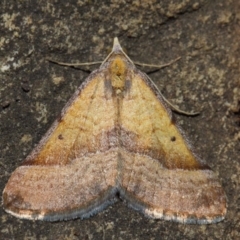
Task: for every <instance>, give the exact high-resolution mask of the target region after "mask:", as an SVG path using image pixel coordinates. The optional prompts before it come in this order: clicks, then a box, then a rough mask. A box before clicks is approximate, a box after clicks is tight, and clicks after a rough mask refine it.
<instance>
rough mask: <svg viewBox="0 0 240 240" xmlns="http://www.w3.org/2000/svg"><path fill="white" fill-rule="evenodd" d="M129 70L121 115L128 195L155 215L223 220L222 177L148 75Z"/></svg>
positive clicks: (193, 220) (135, 204) (198, 220)
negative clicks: (200, 154) (189, 137)
mask: <svg viewBox="0 0 240 240" xmlns="http://www.w3.org/2000/svg"><path fill="white" fill-rule="evenodd" d="M128 69H129V71H131V75H132V78H131V83H130V84H129V85H130V86H131V87H130V88H128V91H126V94H125V95H124V98H123V102H122V111H121V114H120V117H121V120H120V121H121V130H122V135H121V142H122V145H123V148H122V171H121V186H122V195H123V196H124V197H125V198H126V199H127V200H128V202H129V204H130V205H131V206H132V207H133V208H135V209H138V210H140V211H141V212H143V213H144V214H145V215H147V216H149V217H153V218H163V219H168V220H174V221H179V222H185V223H211V222H218V221H220V220H222V219H223V217H224V216H225V214H226V197H225V194H224V191H223V189H222V187H221V185H220V183H219V181H218V179H217V177H216V176H215V175H214V173H213V172H212V170H211V169H210V168H209V167H208V166H207V165H206V164H205V163H204V162H203V161H201V160H200V159H199V158H198V157H197V156H196V155H195V154H194V152H193V150H192V147H191V145H190V144H189V142H188V140H187V139H186V137H185V136H184V134H183V132H182V130H181V129H180V128H179V127H178V126H177V124H176V123H175V122H174V120H173V117H172V114H171V112H170V111H169V110H168V109H167V108H166V106H165V104H164V101H163V99H162V98H161V95H160V94H159V92H157V91H156V89H155V87H154V85H152V83H151V82H150V80H149V79H148V78H147V76H145V75H144V74H143V73H141V72H140V71H138V70H136V69H134V67H133V68H131V67H129V66H128ZM131 69H132V70H131ZM129 74H130V73H129ZM129 109H131V111H129Z"/></svg>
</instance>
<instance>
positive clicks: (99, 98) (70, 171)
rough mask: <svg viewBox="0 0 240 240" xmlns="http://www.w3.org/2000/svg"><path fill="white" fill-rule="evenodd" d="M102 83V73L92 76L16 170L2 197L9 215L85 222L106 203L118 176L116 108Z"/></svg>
mask: <svg viewBox="0 0 240 240" xmlns="http://www.w3.org/2000/svg"><path fill="white" fill-rule="evenodd" d="M104 84H105V81H104V69H103V70H101V69H99V70H97V71H95V72H93V73H92V74H91V75H90V77H89V78H88V79H87V80H86V81H85V82H84V83H83V85H82V86H81V87H80V88H79V90H77V92H76V93H75V95H74V96H73V98H72V99H71V100H70V101H69V103H68V104H67V105H66V107H65V108H64V109H63V111H62V113H61V117H60V118H59V119H58V120H56V121H55V123H54V124H53V126H52V127H51V128H50V130H49V131H48V132H47V134H46V135H45V136H44V138H43V139H42V140H41V142H40V143H39V145H38V146H37V147H36V148H35V149H34V150H33V152H32V153H31V154H30V155H29V156H28V157H27V159H26V160H25V161H24V162H23V164H22V165H21V166H20V167H18V168H17V169H16V170H15V171H14V173H13V174H12V176H11V178H10V179H9V181H8V183H7V185H6V187H5V189H4V192H3V205H4V208H5V210H6V211H7V212H9V213H11V214H13V215H15V216H17V217H20V218H27V219H44V220H51V221H53V220H59V219H60V220H61V219H69V218H74V217H77V216H81V217H86V216H89V215H91V214H92V213H94V212H96V211H98V210H101V209H102V208H103V207H104V206H105V205H108V204H109V203H110V201H111V198H112V197H113V196H114V193H115V191H116V190H114V186H115V182H116V176H117V165H116V164H117V161H116V156H117V151H116V150H115V145H116V144H115V142H116V137H115V132H116V130H115V128H114V119H115V106H114V102H113V99H112V94H111V89H110V90H108V91H106V87H105V85H104ZM114 160H115V161H114Z"/></svg>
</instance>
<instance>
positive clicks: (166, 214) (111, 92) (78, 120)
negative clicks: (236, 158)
mask: <svg viewBox="0 0 240 240" xmlns="http://www.w3.org/2000/svg"><path fill="white" fill-rule="evenodd" d="M116 192H119V193H120V196H121V197H122V198H125V199H126V200H127V201H128V202H129V205H130V206H132V207H133V208H135V209H137V210H140V211H141V212H143V213H144V214H145V215H147V216H150V217H153V218H163V219H167V220H174V221H179V222H187V223H212V222H218V221H220V220H222V219H223V218H224V216H225V214H226V197H225V194H224V191H223V189H222V187H221V185H220V183H219V182H218V180H217V178H216V176H215V175H214V173H213V172H212V171H211V170H210V169H209V167H208V166H207V165H206V164H205V163H204V162H203V161H202V160H200V159H199V158H198V157H197V156H196V155H195V154H194V152H193V150H192V147H191V145H190V144H189V143H188V140H187V139H186V137H185V136H184V134H183V132H182V131H181V129H180V128H179V127H178V126H177V124H176V123H175V121H174V120H173V117H172V113H171V111H170V110H169V109H168V108H167V106H165V103H164V100H163V99H162V97H161V94H160V92H159V91H158V90H157V89H156V87H155V86H154V85H153V84H152V83H151V81H150V80H149V79H148V77H147V76H146V75H145V74H143V73H142V72H140V71H139V70H137V69H136V68H135V66H134V64H133V63H132V61H131V60H130V59H129V58H128V56H127V55H126V54H125V53H124V52H123V51H122V48H121V46H120V44H119V43H118V40H117V39H116V38H115V40H114V47H113V50H112V52H111V53H110V54H109V56H108V57H107V58H106V60H105V61H104V62H103V63H102V65H101V67H100V68H99V69H98V70H96V71H95V72H93V73H92V74H91V75H90V76H89V78H88V79H87V80H86V81H85V82H84V83H83V84H82V86H81V87H80V88H79V90H78V91H77V92H76V93H75V95H74V96H73V98H72V100H70V101H69V103H68V104H67V106H66V107H65V108H64V109H63V111H62V114H61V117H60V119H59V120H57V121H56V122H55V123H54V124H53V126H52V128H51V129H50V130H49V131H48V133H47V134H46V136H45V137H44V138H43V139H42V141H41V142H40V144H39V145H38V146H37V147H36V149H34V151H33V152H32V153H31V154H30V155H29V157H28V158H27V159H26V160H25V161H24V163H23V165H22V166H20V167H18V168H17V169H16V170H15V172H14V173H13V174H12V176H11V178H10V179H9V181H8V183H7V185H6V187H5V189H4V192H3V204H4V208H5V210H6V211H7V212H9V213H11V214H13V215H15V216H18V217H20V218H28V219H44V220H61V219H69V218H74V217H88V216H90V215H91V214H93V213H95V212H97V211H99V210H101V209H102V208H103V207H105V206H107V205H108V204H110V203H111V202H112V201H113V200H115V198H114V197H115V193H116Z"/></svg>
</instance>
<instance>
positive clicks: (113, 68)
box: [109, 55, 127, 90]
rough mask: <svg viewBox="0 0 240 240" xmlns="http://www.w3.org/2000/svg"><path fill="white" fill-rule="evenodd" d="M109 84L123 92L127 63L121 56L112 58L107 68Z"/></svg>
mask: <svg viewBox="0 0 240 240" xmlns="http://www.w3.org/2000/svg"><path fill="white" fill-rule="evenodd" d="M109 70H110V76H111V84H112V87H113V88H114V89H116V90H117V89H119V90H123V89H124V87H125V82H126V75H127V63H126V60H125V59H124V57H123V56H121V55H119V56H116V57H114V58H113V60H112V62H111V63H110V66H109Z"/></svg>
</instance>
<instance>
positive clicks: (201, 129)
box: [0, 0, 240, 239]
mask: <svg viewBox="0 0 240 240" xmlns="http://www.w3.org/2000/svg"><path fill="white" fill-rule="evenodd" d="M47 2H48V3H46V1H1V3H0V19H1V21H0V50H1V51H0V147H1V150H0V152H1V155H0V169H1V171H0V191H1V192H2V190H3V188H4V186H5V184H6V182H7V180H8V178H9V176H10V174H11V172H12V171H13V170H14V169H15V168H16V167H17V166H18V165H19V164H20V163H21V162H22V161H23V160H24V158H25V157H26V156H27V154H28V153H29V152H30V151H31V150H32V148H33V147H34V145H35V144H36V143H38V141H39V140H40V139H41V136H42V135H43V134H44V133H45V132H46V130H47V129H48V128H49V127H50V125H51V123H52V122H53V121H54V119H55V118H56V117H57V116H58V114H59V113H60V110H61V109H62V107H63V106H64V104H65V103H66V101H67V100H68V99H69V98H70V97H71V95H72V94H73V93H74V91H75V89H76V88H77V87H78V86H79V85H80V84H81V82H82V81H83V80H84V79H85V78H86V76H87V75H88V74H87V73H86V72H84V71H80V70H76V69H73V68H66V67H62V66H58V65H54V64H51V63H49V62H48V61H46V60H45V58H46V57H51V58H53V59H57V60H59V61H66V62H89V61H97V60H103V59H104V57H106V56H107V54H108V52H109V50H110V49H111V47H112V40H113V37H115V36H117V37H119V40H120V43H121V44H122V46H123V47H124V48H125V49H126V51H127V53H128V55H129V56H130V57H131V58H132V59H133V60H135V61H141V62H145V63H154V64H161V63H166V62H168V61H170V60H172V59H174V58H176V57H178V56H181V57H182V58H181V60H179V61H178V62H177V63H175V64H173V65H172V66H170V67H168V68H164V69H162V70H160V71H157V72H154V73H152V74H150V77H151V78H152V79H153V81H154V82H155V83H156V84H157V85H158V86H159V88H160V89H161V91H162V92H163V94H164V95H165V97H167V98H168V99H169V100H171V101H172V102H173V103H174V104H175V105H177V106H179V107H180V108H181V109H183V110H188V111H190V110H195V111H196V110H201V115H199V116H197V117H186V116H179V115H178V116H177V118H178V120H179V122H180V125H182V127H183V129H185V131H186V132H187V134H188V135H189V137H190V139H191V140H192V142H193V144H194V145H195V146H196V150H197V152H198V153H199V154H200V155H201V157H202V158H204V159H206V161H207V162H208V164H209V165H210V166H211V167H212V168H213V170H214V171H215V172H216V173H217V174H218V175H219V179H220V180H221V182H222V184H223V187H224V189H225V191H226V194H227V197H228V213H227V216H226V219H225V220H224V221H223V222H221V223H219V224H213V225H207V226H206V225H204V226H199V225H184V224H179V223H173V222H168V221H162V220H152V219H147V218H145V217H144V216H143V215H142V214H140V213H138V212H135V211H134V210H132V209H129V208H127V206H126V205H125V204H124V203H123V202H121V201H119V202H118V203H117V204H115V205H113V206H111V207H109V208H107V209H106V210H105V211H103V212H101V213H99V214H97V215H95V216H93V217H91V218H89V219H86V220H80V219H77V220H73V221H68V222H58V223H49V222H39V221H37V222H32V221H27V220H21V219H17V218H15V217H12V216H10V215H8V214H6V213H5V212H4V211H3V209H2V208H0V239H240V208H239V206H240V197H239V194H240V159H239V155H240V132H239V130H240V110H239V109H240V93H239V92H240V81H239V78H240V66H239V56H240V47H239V42H240V37H239V36H240V14H239V12H240V2H239V1H238V0H228V1H224V0H220V1H207V0H175V1H169V0H163V1H161V3H157V2H160V1H154V0H143V1H141V0H135V1H124V0H122V1H119V0H112V1H87V0H82V1H81V0H79V1H60V0H55V1H47ZM100 2H101V3H100ZM85 69H86V68H85ZM91 69H92V68H91ZM143 70H144V71H149V69H143Z"/></svg>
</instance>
